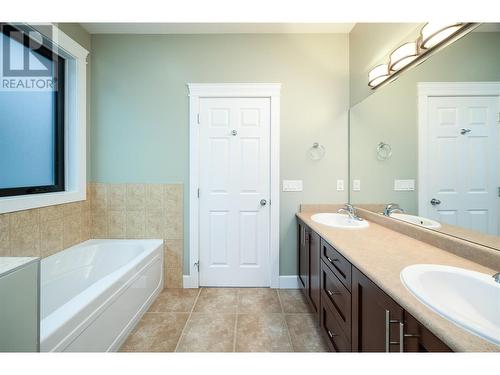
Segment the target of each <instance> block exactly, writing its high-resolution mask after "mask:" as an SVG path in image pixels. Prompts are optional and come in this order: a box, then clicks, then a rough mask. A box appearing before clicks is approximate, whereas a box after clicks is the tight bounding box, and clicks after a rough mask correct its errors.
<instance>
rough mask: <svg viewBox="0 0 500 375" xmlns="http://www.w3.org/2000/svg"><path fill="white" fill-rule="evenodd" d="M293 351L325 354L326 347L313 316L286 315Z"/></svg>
mask: <svg viewBox="0 0 500 375" xmlns="http://www.w3.org/2000/svg"><path fill="white" fill-rule="evenodd" d="M285 319H286V324H287V326H288V331H289V332H290V339H291V340H292V346H293V350H294V351H296V352H327V351H328V347H327V344H326V342H325V341H324V340H325V339H324V337H323V335H322V334H321V331H320V327H319V324H318V323H317V322H316V321H315V319H314V315H313V314H286V315H285Z"/></svg>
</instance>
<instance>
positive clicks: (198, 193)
mask: <svg viewBox="0 0 500 375" xmlns="http://www.w3.org/2000/svg"><path fill="white" fill-rule="evenodd" d="M197 195H198V198H199V197H200V188H198V192H197Z"/></svg>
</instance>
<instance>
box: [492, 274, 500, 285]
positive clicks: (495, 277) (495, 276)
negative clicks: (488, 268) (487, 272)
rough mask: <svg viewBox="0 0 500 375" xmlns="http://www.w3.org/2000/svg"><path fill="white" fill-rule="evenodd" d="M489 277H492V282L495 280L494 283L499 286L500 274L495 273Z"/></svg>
mask: <svg viewBox="0 0 500 375" xmlns="http://www.w3.org/2000/svg"><path fill="white" fill-rule="evenodd" d="M491 277H493V280H495V282H497V283H499V284H500V272H497V273H496V274H494V275H493V276H491Z"/></svg>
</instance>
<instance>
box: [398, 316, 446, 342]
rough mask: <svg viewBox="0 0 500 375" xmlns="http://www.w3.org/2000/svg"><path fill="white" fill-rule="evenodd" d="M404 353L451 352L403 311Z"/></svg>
mask: <svg viewBox="0 0 500 375" xmlns="http://www.w3.org/2000/svg"><path fill="white" fill-rule="evenodd" d="M404 316H405V328H404V348H405V352H451V351H452V350H451V349H450V348H449V347H448V346H447V345H446V344H445V343H443V342H442V341H441V340H440V339H438V338H437V337H436V336H434V334H433V333H432V332H431V331H429V330H428V329H427V328H425V327H424V326H423V325H422V324H421V323H420V322H419V321H418V320H417V319H415V318H414V317H413V316H412V315H411V314H410V313H408V312H407V311H405V314H404Z"/></svg>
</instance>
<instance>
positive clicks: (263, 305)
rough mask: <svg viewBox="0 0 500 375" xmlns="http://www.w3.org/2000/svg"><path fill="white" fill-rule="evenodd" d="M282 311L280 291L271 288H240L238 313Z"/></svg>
mask: <svg viewBox="0 0 500 375" xmlns="http://www.w3.org/2000/svg"><path fill="white" fill-rule="evenodd" d="M259 312H269V313H280V312H282V311H281V304H280V300H279V298H278V291H277V290H276V289H269V288H244V289H243V288H242V289H239V290H238V313H259Z"/></svg>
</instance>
